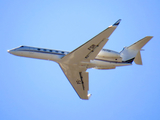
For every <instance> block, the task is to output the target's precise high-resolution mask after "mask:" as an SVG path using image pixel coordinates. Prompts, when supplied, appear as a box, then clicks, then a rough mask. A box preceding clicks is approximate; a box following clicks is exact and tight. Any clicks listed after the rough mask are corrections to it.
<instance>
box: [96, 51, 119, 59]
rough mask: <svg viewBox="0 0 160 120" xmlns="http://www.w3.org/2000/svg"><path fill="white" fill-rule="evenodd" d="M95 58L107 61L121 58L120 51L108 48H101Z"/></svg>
mask: <svg viewBox="0 0 160 120" xmlns="http://www.w3.org/2000/svg"><path fill="white" fill-rule="evenodd" d="M96 58H97V59H103V60H108V61H117V62H121V61H122V58H121V56H120V53H118V52H116V51H113V50H108V49H102V50H101V51H100V52H99V53H98V55H97V57H96Z"/></svg>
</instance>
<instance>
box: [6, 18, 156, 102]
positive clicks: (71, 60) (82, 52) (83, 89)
mask: <svg viewBox="0 0 160 120" xmlns="http://www.w3.org/2000/svg"><path fill="white" fill-rule="evenodd" d="M120 21H121V19H119V20H118V21H117V22H115V23H114V24H113V25H111V26H109V27H108V28H107V29H105V30H104V31H102V32H101V33H99V34H98V35H96V36H95V37H93V38H92V39H90V40H89V41H87V42H86V43H84V44H83V45H81V46H80V47H78V48H76V49H75V50H73V51H72V52H68V51H60V50H54V49H46V48H37V47H30V46H20V47H17V48H14V49H11V50H8V52H9V53H11V54H13V55H16V56H22V57H29V58H37V59H43V60H51V61H55V62H57V63H58V64H59V66H60V67H61V69H62V71H63V72H64V74H65V75H66V77H67V78H68V81H69V82H70V84H71V85H72V87H73V88H74V90H75V91H76V92H77V94H78V96H79V97H80V98H81V99H84V100H88V99H89V98H90V96H91V94H88V90H89V79H88V76H89V73H88V72H86V70H87V69H89V68H95V69H100V70H106V69H115V68H116V67H120V66H129V65H132V62H133V61H134V62H135V63H136V64H138V65H142V59H141V54H140V52H141V50H142V47H143V46H144V45H145V44H146V43H147V42H148V41H149V40H150V39H152V37H153V36H146V37H144V38H142V39H141V40H139V41H138V42H136V43H134V44H132V45H131V46H129V47H124V48H123V49H122V51H121V52H116V51H113V50H109V49H104V48H103V46H104V45H105V44H106V43H107V41H108V40H109V39H108V38H109V37H110V35H111V34H112V33H113V31H114V30H115V29H116V28H117V26H118V25H119V23H120Z"/></svg>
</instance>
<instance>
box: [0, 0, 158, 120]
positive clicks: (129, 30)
mask: <svg viewBox="0 0 160 120" xmlns="http://www.w3.org/2000/svg"><path fill="white" fill-rule="evenodd" d="M0 3H1V4H0V16H1V19H0V26H1V27H0V41H1V45H0V46H1V51H0V54H1V59H0V66H1V67H0V119H1V120H53V119H59V120H64V119H69V120H75V119H76V120H88V119H89V120H90V119H91V120H97V119H99V120H142V119H144V120H151V119H152V120H159V119H160V114H159V111H160V72H159V67H160V63H159V59H160V57H159V51H160V42H159V39H160V30H159V29H160V23H159V21H160V17H159V16H160V7H159V5H160V1H159V0H141V1H140V0H130V1H127V0H114V1H113V0H112V1H107V0H100V1H98V0H81V1H79V0H78V1H72V0H68V1H65V0H59V1H55V0H45V1H44V0H21V1H20V0H1V1H0ZM118 19H122V22H121V23H120V25H119V26H118V28H117V29H116V30H115V31H114V33H113V34H112V35H111V36H110V38H109V41H108V43H107V44H106V45H105V47H104V48H107V49H111V50H115V51H118V52H119V51H121V50H122V48H123V47H124V46H129V45H131V44H132V43H134V42H136V41H138V40H139V39H141V38H143V37H145V36H154V38H153V39H152V40H151V41H150V42H149V43H148V44H147V45H146V46H145V47H144V49H145V51H143V52H142V59H143V66H139V65H136V64H135V63H133V65H132V66H128V67H119V68H116V69H115V70H95V69H89V70H88V72H89V73H90V74H89V79H90V81H89V82H90V90H89V93H92V96H91V98H90V100H88V101H86V100H81V99H79V97H78V96H77V94H76V93H75V91H74V90H73V88H72V87H71V85H70V83H69V82H68V80H67V79H66V77H65V75H64V74H63V72H62V71H61V69H60V67H59V65H58V64H56V63H55V62H52V61H45V60H38V59H31V58H23V57H17V56H13V55H11V54H9V53H7V50H8V49H11V48H14V47H18V46H20V45H28V46H35V47H43V48H51V49H58V50H65V51H72V50H74V49H75V48H77V47H78V46H80V45H81V44H83V43H85V42H86V41H88V40H89V39H91V38H92V37H94V36H95V35H97V34H98V33H99V32H101V31H103V30H104V29H105V28H107V27H108V26H109V25H112V24H113V23H114V22H115V21H117V20H118Z"/></svg>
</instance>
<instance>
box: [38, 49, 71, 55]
mask: <svg viewBox="0 0 160 120" xmlns="http://www.w3.org/2000/svg"><path fill="white" fill-rule="evenodd" d="M37 50H38V51H40V50H41V51H46V52H54V53H62V54H65V53H66V54H68V52H64V51H57V50H47V49H40V48H37Z"/></svg>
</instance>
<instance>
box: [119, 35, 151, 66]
mask: <svg viewBox="0 0 160 120" xmlns="http://www.w3.org/2000/svg"><path fill="white" fill-rule="evenodd" d="M152 38H153V36H146V37H144V38H143V39H141V40H139V41H138V42H136V43H134V44H132V45H131V46H129V47H125V48H124V49H123V50H122V51H121V52H120V56H121V57H122V61H123V62H125V63H132V62H133V61H134V62H135V63H136V64H138V65H142V59H141V53H140V51H141V49H142V47H143V46H144V45H145V44H146V43H147V42H148V41H149V40H151V39H152Z"/></svg>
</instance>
